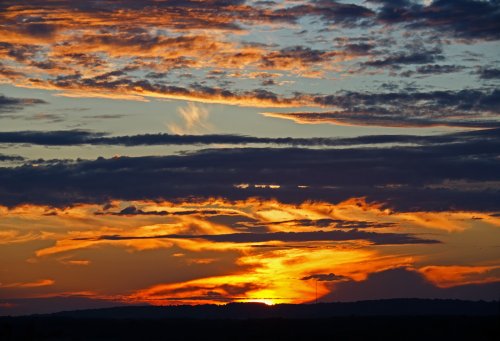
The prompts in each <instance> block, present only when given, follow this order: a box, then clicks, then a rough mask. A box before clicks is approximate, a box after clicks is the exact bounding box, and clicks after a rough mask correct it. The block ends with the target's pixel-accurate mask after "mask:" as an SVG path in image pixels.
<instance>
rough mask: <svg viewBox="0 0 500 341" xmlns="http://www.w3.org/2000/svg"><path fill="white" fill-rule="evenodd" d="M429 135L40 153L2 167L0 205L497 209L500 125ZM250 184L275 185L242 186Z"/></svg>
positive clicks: (412, 209)
mask: <svg viewBox="0 0 500 341" xmlns="http://www.w3.org/2000/svg"><path fill="white" fill-rule="evenodd" d="M367 138H369V137H367ZM428 139H430V141H434V143H435V144H432V143H431V144H423V145H421V146H411V147H408V146H393V147H390V148H373V147H372V148H367V147H351V148H344V149H306V148H220V149H207V150H202V151H198V152H193V153H187V154H183V155H172V156H149V157H148V156H146V157H118V158H111V159H104V158H98V159H96V160H77V161H63V160H60V161H57V160H52V161H50V162H44V161H43V160H36V161H34V162H27V163H26V164H25V165H23V166H20V167H14V168H6V167H4V168H0V193H2V195H1V196H0V203H1V204H3V205H7V206H15V205H20V204H23V203H34V204H47V205H53V206H66V205H72V204H75V203H106V202H108V201H109V200H113V199H119V200H167V201H168V200H172V201H179V200H180V201H182V200H194V201H196V200H198V199H200V198H216V197H222V198H227V199H229V200H239V199H246V198H250V197H261V198H277V199H279V200H280V201H283V202H289V203H290V202H296V203H300V202H304V201H307V200H318V201H326V202H333V203H335V202H340V201H344V200H347V199H349V198H352V197H366V198H367V200H368V201H377V202H384V203H385V204H387V205H388V206H389V207H393V208H395V209H400V210H409V211H415V210H417V211H418V210H424V211H425V210H431V211H432V210H438V211H440V210H449V209H455V210H457V209H462V210H479V211H491V210H493V211H495V210H496V209H497V207H496V206H495V205H494V203H496V202H497V200H498V199H499V198H498V195H499V192H498V190H497V186H496V185H495V181H497V180H498V172H499V171H500V170H499V168H500V164H499V161H498V159H497V158H496V154H497V152H498V144H499V141H498V134H497V131H496V130H486V131H480V132H469V133H461V134H457V135H451V136H449V135H444V137H443V136H434V137H428ZM375 140H376V139H375ZM424 140H425V138H424ZM446 141H449V142H448V143H446ZM366 169H370V172H369V173H367V172H366ZM242 183H243V184H244V183H246V184H260V185H261V184H265V185H266V186H248V187H246V188H239V187H237V186H236V185H237V184H242ZM482 183H484V184H485V185H484V186H483V185H481V184H482ZM124 184H133V186H124ZM269 184H277V185H279V186H280V187H279V188H277V187H275V188H271V187H270V186H267V185H269ZM304 185H306V186H305V187H304ZM300 186H302V187H300Z"/></svg>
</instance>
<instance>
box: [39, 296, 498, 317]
mask: <svg viewBox="0 0 500 341" xmlns="http://www.w3.org/2000/svg"><path fill="white" fill-rule="evenodd" d="M499 307H500V302H485V301H477V302H473V301H462V300H438V299H390V300H373V301H359V302H334V303H318V304H277V305H271V306H269V305H265V304H262V303H230V304H226V305H178V306H126V307H115V308H102V309H87V310H77V311H66V312H59V313H54V314H47V315H43V316H52V317H72V318H115V319H158V318H197V319H255V318H295V319H297V318H300V319H307V318H330V317H337V316H435V315H442V316H487V315H498V314H499Z"/></svg>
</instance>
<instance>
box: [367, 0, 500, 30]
mask: <svg viewBox="0 0 500 341" xmlns="http://www.w3.org/2000/svg"><path fill="white" fill-rule="evenodd" d="M383 3H384V5H383V7H382V8H381V9H380V10H379V11H378V12H377V20H378V21H379V22H381V23H383V24H386V25H389V26H391V25H394V24H403V25H404V26H406V27H407V28H409V29H428V30H429V29H433V30H436V32H441V33H444V34H449V35H450V36H452V37H455V38H460V39H466V40H498V39H500V33H499V32H500V24H499V22H500V4H499V3H498V1H496V0H489V1H481V0H437V1H433V2H432V3H430V4H428V5H427V6H422V5H418V4H414V3H412V2H410V1H406V2H398V3H392V2H385V1H384V2H383Z"/></svg>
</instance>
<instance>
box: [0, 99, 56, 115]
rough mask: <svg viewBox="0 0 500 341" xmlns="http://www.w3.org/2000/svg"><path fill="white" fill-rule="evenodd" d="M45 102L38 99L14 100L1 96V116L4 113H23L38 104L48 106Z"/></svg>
mask: <svg viewBox="0 0 500 341" xmlns="http://www.w3.org/2000/svg"><path fill="white" fill-rule="evenodd" d="M46 103H47V102H45V101H44V100H41V99H36V98H14V97H7V96H4V95H0V115H2V114H3V113H12V112H16V111H21V110H23V109H24V108H26V107H30V106H34V105H37V104H46Z"/></svg>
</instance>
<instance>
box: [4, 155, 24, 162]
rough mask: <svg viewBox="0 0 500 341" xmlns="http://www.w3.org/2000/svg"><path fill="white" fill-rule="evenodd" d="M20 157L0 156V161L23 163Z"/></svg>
mask: <svg viewBox="0 0 500 341" xmlns="http://www.w3.org/2000/svg"><path fill="white" fill-rule="evenodd" d="M24 160H25V159H24V158H23V157H22V156H18V155H5V154H0V161H24Z"/></svg>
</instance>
